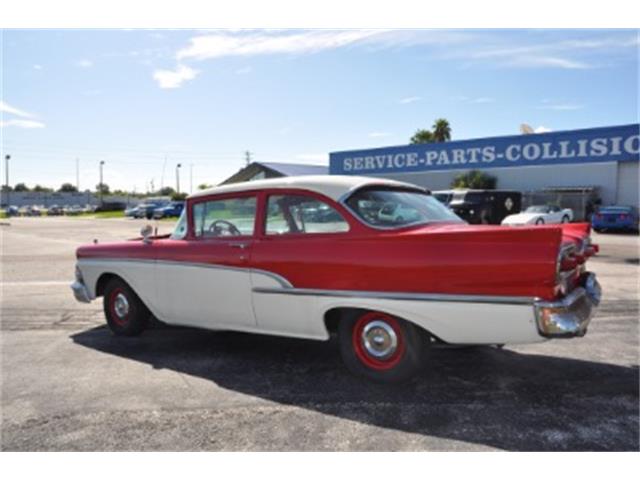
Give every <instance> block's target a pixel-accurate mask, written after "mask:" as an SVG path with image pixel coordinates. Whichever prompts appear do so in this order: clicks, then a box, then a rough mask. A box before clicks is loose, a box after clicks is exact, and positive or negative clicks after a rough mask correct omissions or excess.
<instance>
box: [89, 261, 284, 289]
mask: <svg viewBox="0 0 640 480" xmlns="http://www.w3.org/2000/svg"><path fill="white" fill-rule="evenodd" d="M78 262H114V263H116V262H117V263H144V264H154V265H174V266H181V267H194V268H212V269H216V270H229V271H233V272H245V273H256V274H259V275H265V276H267V277H269V278H272V279H273V280H275V281H276V282H278V283H279V284H280V285H281V286H282V288H293V285H292V284H291V282H289V280H287V279H286V278H284V277H283V276H282V275H278V274H277V273H273V272H269V271H267V270H260V269H259V268H242V267H230V266H228V265H215V264H212V263H202V262H180V261H177V260H148V259H135V258H96V257H93V258H81V259H78Z"/></svg>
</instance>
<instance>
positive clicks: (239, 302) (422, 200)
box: [72, 175, 600, 381]
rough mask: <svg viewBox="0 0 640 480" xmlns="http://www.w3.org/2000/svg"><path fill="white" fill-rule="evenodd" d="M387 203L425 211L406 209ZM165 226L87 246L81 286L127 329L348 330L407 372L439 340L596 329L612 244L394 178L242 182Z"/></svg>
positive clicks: (374, 358) (344, 350)
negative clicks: (487, 216) (480, 216)
mask: <svg viewBox="0 0 640 480" xmlns="http://www.w3.org/2000/svg"><path fill="white" fill-rule="evenodd" d="M387 205H393V208H391V207H390V208H389V211H390V212H397V211H408V210H410V211H412V212H415V215H412V216H411V218H406V219H404V222H402V223H401V222H399V221H398V217H397V216H393V217H392V216H389V215H387V214H386V213H385V212H386V210H385V209H386V206H387ZM321 210H324V211H326V210H332V211H333V213H332V214H331V215H328V214H326V213H323V214H322V215H320V216H319V215H318V212H319V211H321ZM383 210H385V212H383ZM152 230H153V229H152V228H151V226H150V225H147V226H146V227H145V228H144V229H143V231H142V232H141V233H142V238H139V239H135V240H131V241H128V242H121V243H105V244H101V243H97V244H90V245H85V246H81V247H80V248H78V250H77V252H76V256H77V265H76V280H75V282H74V283H73V284H72V290H73V292H74V295H75V297H76V299H77V300H79V301H82V302H90V301H92V300H94V299H96V298H97V297H103V303H104V312H105V315H106V320H107V324H108V325H109V327H110V328H111V330H112V332H113V333H114V334H115V335H124V336H131V335H137V334H139V333H141V332H142V331H143V330H144V329H145V327H146V326H147V324H148V322H149V319H150V317H151V315H153V316H154V317H156V318H158V319H159V320H161V321H163V322H166V323H168V324H173V325H182V326H190V327H200V328H206V329H212V330H237V331H245V332H253V333H262V334H271V335H284V336H291V337H296V338H307V339H314V340H328V339H329V338H330V336H332V335H337V338H338V342H339V346H340V352H341V355H342V358H343V360H344V362H345V364H346V366H347V367H348V368H349V369H350V370H351V371H352V372H354V373H355V374H358V375H363V376H366V377H368V378H370V379H372V380H375V381H401V380H405V379H407V378H408V377H410V376H411V375H413V374H414V373H415V372H416V371H418V370H419V369H420V368H422V366H423V365H424V364H425V363H426V362H427V360H428V356H427V355H426V353H427V351H428V350H429V349H430V348H433V347H434V346H438V345H440V346H447V345H455V344H458V345H460V344H462V345H469V344H488V345H495V344H499V345H502V344H506V343H531V342H542V341H544V340H547V339H550V338H567V337H579V336H582V335H584V334H585V333H586V331H587V327H588V325H589V321H590V319H591V317H592V315H593V313H594V311H595V309H596V306H597V305H598V303H599V299H600V287H599V286H598V282H597V281H596V277H595V275H594V274H592V273H589V272H588V271H587V269H586V261H587V259H588V258H589V257H591V256H592V255H594V254H596V253H597V251H598V247H597V246H596V245H592V244H591V243H590V239H589V232H590V226H589V224H588V223H582V224H563V225H557V226H549V227H546V228H534V227H523V228H508V227H501V226H474V225H469V224H467V223H466V222H464V221H462V220H461V219H460V218H459V217H457V216H456V215H455V214H453V212H451V211H450V210H449V209H447V208H446V207H445V206H444V205H442V204H441V203H440V202H439V201H438V200H436V199H435V198H433V196H432V195H430V194H429V193H428V192H427V191H425V190H424V189H422V188H420V187H417V186H415V185H411V184H407V183H401V182H395V181H391V180H386V179H374V178H367V177H357V176H338V175H336V176H305V177H286V178H278V179H270V180H256V181H251V182H245V183H234V184H227V185H223V186H220V187H216V188H212V189H208V190H203V191H200V192H198V193H196V194H193V195H191V196H190V197H188V198H187V201H186V206H185V208H184V210H183V212H182V215H181V216H180V219H179V220H178V222H177V224H176V227H175V230H174V233H173V234H172V235H165V236H153V235H152ZM166 334H167V335H171V331H170V330H168V331H166ZM128 346H129V347H131V348H135V346H134V345H133V344H129V345H128Z"/></svg>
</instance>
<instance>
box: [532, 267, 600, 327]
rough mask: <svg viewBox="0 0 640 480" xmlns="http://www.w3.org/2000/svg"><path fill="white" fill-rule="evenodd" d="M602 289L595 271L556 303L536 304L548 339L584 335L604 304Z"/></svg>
mask: <svg viewBox="0 0 640 480" xmlns="http://www.w3.org/2000/svg"><path fill="white" fill-rule="evenodd" d="M601 296H602V290H601V288H600V284H599V283H598V281H597V280H596V276H595V274H593V273H585V274H584V275H583V277H582V282H581V286H580V287H578V288H576V289H575V290H573V291H572V292H570V293H569V294H568V295H567V296H566V297H564V298H562V299H560V300H556V301H553V302H546V301H537V302H535V303H534V310H535V316H536V324H537V327H538V332H539V333H540V335H542V336H543V337H547V338H570V337H581V336H583V335H584V334H585V333H587V327H588V326H589V322H590V321H591V318H592V317H593V315H594V313H595V310H596V307H597V306H598V304H599V303H600V298H601Z"/></svg>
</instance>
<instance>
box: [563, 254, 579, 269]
mask: <svg viewBox="0 0 640 480" xmlns="http://www.w3.org/2000/svg"><path fill="white" fill-rule="evenodd" d="M577 266H578V259H577V258H576V257H575V256H571V257H563V258H562V260H560V271H561V272H569V271H571V270H573V269H574V268H576V267H577Z"/></svg>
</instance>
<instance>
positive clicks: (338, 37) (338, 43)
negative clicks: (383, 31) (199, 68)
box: [176, 30, 380, 60]
mask: <svg viewBox="0 0 640 480" xmlns="http://www.w3.org/2000/svg"><path fill="white" fill-rule="evenodd" d="M379 33H380V31H376V30H347V31H327V30H312V31H304V32H295V33H275V34H274V33H269V32H258V33H249V34H247V33H244V34H241V35H236V34H230V33H227V32H220V33H215V34H212V35H202V36H198V37H193V38H191V40H190V45H189V46H187V47H185V48H183V49H181V50H179V51H178V53H177V55H176V57H177V58H178V60H184V59H194V60H205V59H208V58H219V57H229V56H247V55H268V54H277V53H290V54H297V53H313V52H319V51H321V50H328V49H335V48H339V47H344V46H347V45H351V44H354V43H356V42H359V41H362V40H364V39H366V38H368V37H371V36H373V35H378V34H379Z"/></svg>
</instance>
